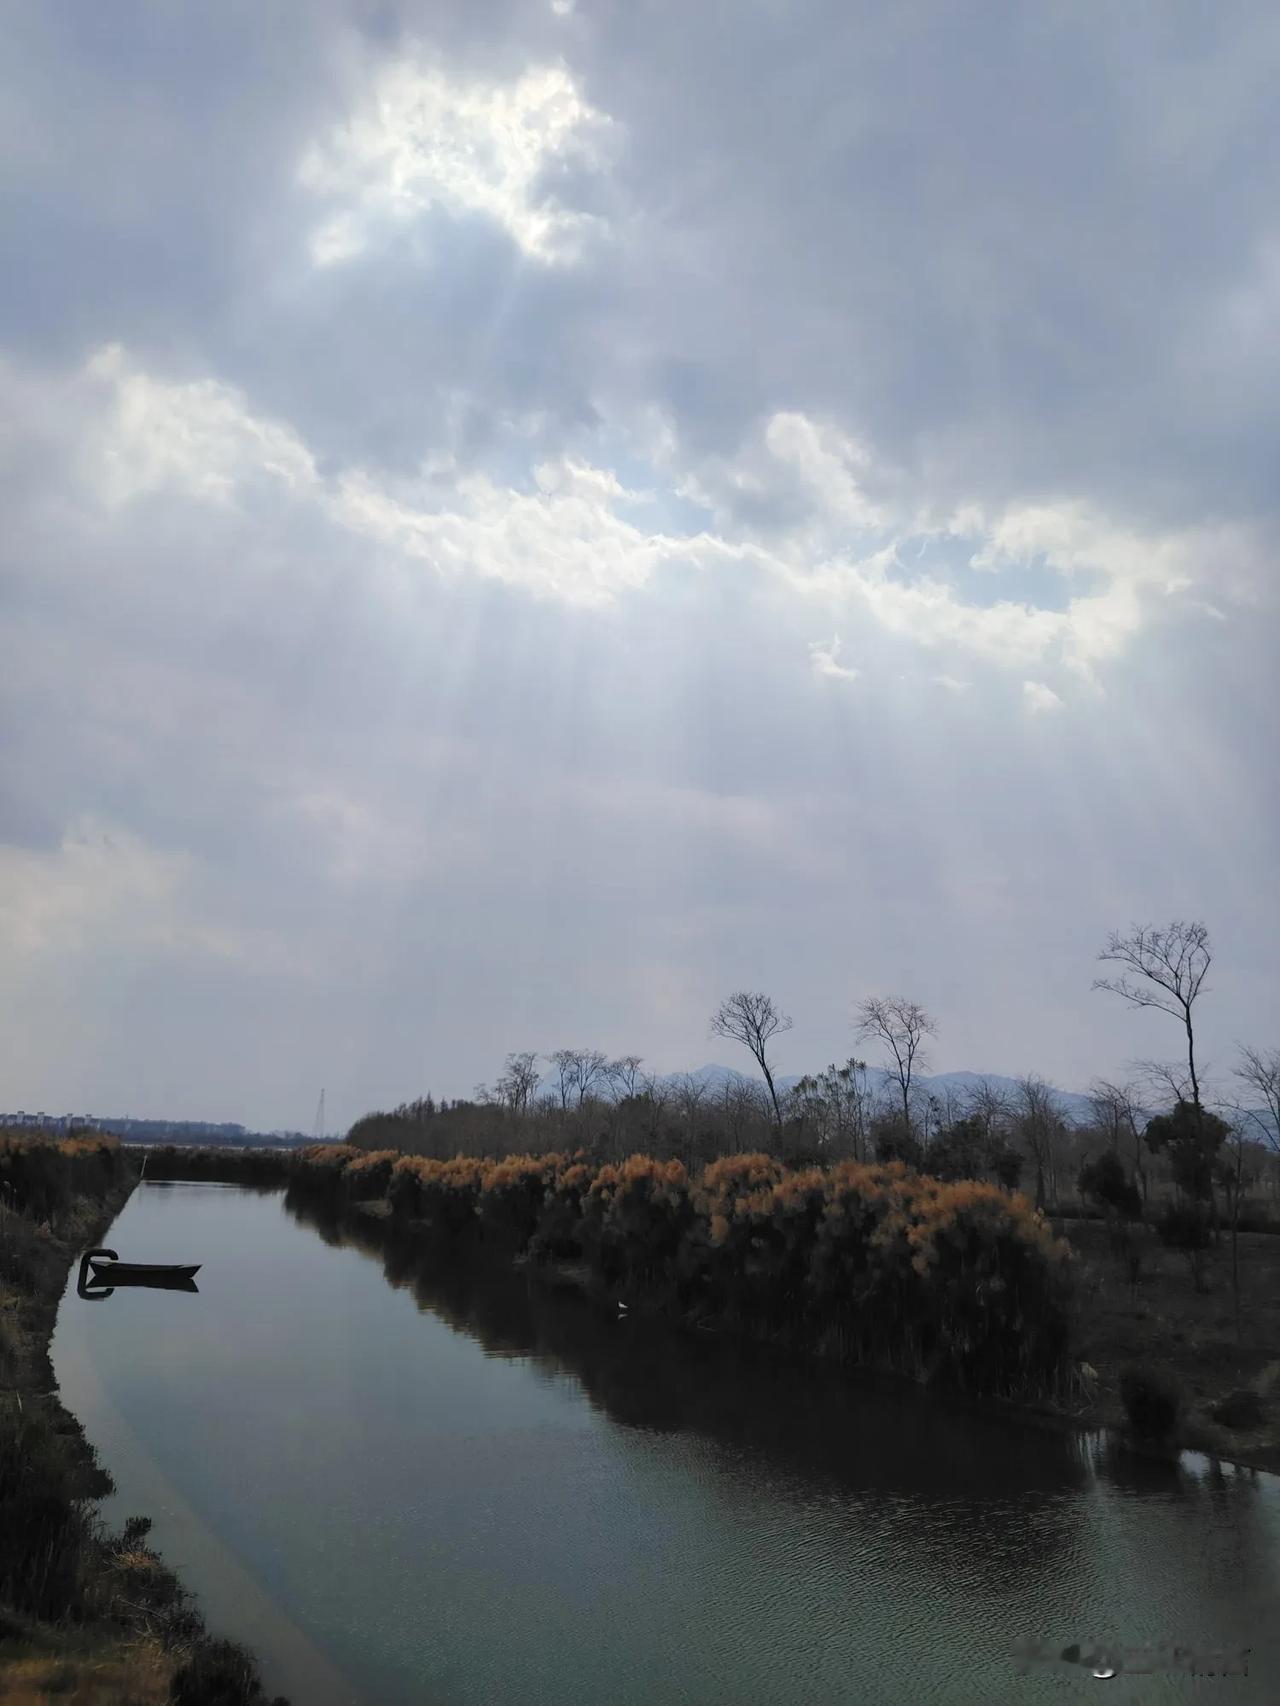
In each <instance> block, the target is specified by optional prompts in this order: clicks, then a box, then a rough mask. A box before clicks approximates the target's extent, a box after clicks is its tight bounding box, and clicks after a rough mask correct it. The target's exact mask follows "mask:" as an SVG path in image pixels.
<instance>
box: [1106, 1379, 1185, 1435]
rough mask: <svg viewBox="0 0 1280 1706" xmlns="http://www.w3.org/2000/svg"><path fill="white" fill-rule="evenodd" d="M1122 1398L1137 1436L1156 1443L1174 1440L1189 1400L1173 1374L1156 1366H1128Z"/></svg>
mask: <svg viewBox="0 0 1280 1706" xmlns="http://www.w3.org/2000/svg"><path fill="white" fill-rule="evenodd" d="M1120 1401H1121V1403H1122V1404H1123V1405H1124V1413H1125V1415H1126V1417H1127V1418H1128V1421H1129V1426H1130V1427H1131V1428H1132V1430H1133V1433H1134V1435H1135V1437H1136V1438H1138V1439H1141V1440H1148V1441H1151V1442H1153V1443H1165V1442H1172V1441H1173V1440H1174V1438H1175V1435H1176V1433H1177V1429H1178V1425H1179V1423H1180V1422H1181V1420H1182V1414H1183V1409H1184V1405H1185V1400H1184V1398H1183V1393H1182V1389H1181V1387H1180V1386H1179V1385H1178V1382H1177V1381H1176V1380H1175V1379H1174V1378H1173V1377H1172V1376H1171V1375H1168V1374H1166V1373H1163V1372H1162V1371H1161V1370H1159V1369H1153V1368H1126V1369H1124V1370H1123V1371H1122V1372H1121V1375H1120Z"/></svg>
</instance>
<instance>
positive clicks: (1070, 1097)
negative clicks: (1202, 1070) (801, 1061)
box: [660, 1062, 1093, 1125]
mask: <svg viewBox="0 0 1280 1706" xmlns="http://www.w3.org/2000/svg"><path fill="white" fill-rule="evenodd" d="M684 1076H685V1074H684V1073H680V1072H672V1073H667V1074H666V1075H665V1076H664V1077H663V1078H662V1079H661V1080H660V1082H661V1083H664V1084H676V1083H678V1082H679V1081H680V1080H681V1079H682V1078H683V1077H684ZM688 1076H689V1077H690V1078H696V1079H698V1080H700V1081H701V1082H702V1083H704V1084H706V1085H707V1086H708V1087H711V1088H715V1089H720V1088H721V1087H722V1086H723V1085H724V1084H726V1083H731V1082H734V1081H738V1082H741V1081H743V1080H745V1081H746V1082H748V1083H756V1084H759V1083H761V1082H762V1080H761V1079H760V1078H758V1077H753V1076H752V1075H751V1074H750V1073H746V1072H739V1071H738V1070H737V1069H736V1068H735V1067H732V1066H720V1065H717V1064H716V1063H714V1062H711V1063H709V1064H708V1065H706V1066H700V1067H698V1069H697V1071H696V1072H691V1073H689V1074H688ZM800 1078H801V1074H799V1073H788V1074H784V1075H783V1076H782V1077H779V1078H775V1079H774V1083H775V1084H776V1085H777V1086H778V1093H779V1095H781V1093H782V1091H783V1090H791V1089H794V1088H795V1086H796V1085H797V1084H798V1083H799V1082H800ZM867 1082H868V1084H869V1085H870V1086H871V1088H872V1089H873V1090H878V1091H880V1092H881V1094H883V1095H884V1096H886V1097H897V1096H898V1095H899V1090H898V1081H897V1079H896V1078H894V1077H893V1076H892V1074H890V1073H889V1072H888V1071H886V1070H885V1069H884V1068H882V1067H875V1066H873V1067H870V1068H869V1069H868V1072H867ZM982 1083H987V1084H990V1085H991V1086H992V1087H993V1088H994V1089H997V1090H1001V1091H1003V1092H1004V1094H1005V1095H1006V1096H1012V1095H1013V1094H1014V1092H1015V1091H1016V1090H1017V1088H1018V1080H1017V1079H1016V1078H1009V1077H1006V1076H1005V1075H1004V1074H1003V1073H999V1072H937V1073H933V1074H917V1075H916V1077H915V1078H914V1079H913V1081H912V1093H913V1094H914V1093H916V1092H917V1091H918V1092H919V1093H920V1094H922V1095H926V1096H936V1097H937V1098H938V1099H939V1101H945V1099H946V1097H947V1094H948V1093H950V1094H951V1095H952V1096H954V1097H956V1098H957V1099H959V1100H960V1101H965V1100H967V1098H968V1097H969V1096H970V1095H971V1094H972V1093H973V1091H974V1090H975V1089H976V1088H977V1086H978V1085H979V1084H982ZM1053 1094H1054V1100H1055V1101H1056V1102H1057V1104H1058V1107H1059V1108H1060V1110H1061V1112H1062V1114H1063V1117H1064V1118H1065V1119H1068V1120H1070V1121H1071V1123H1072V1124H1073V1125H1080V1124H1082V1123H1083V1122H1084V1121H1085V1120H1088V1119H1091V1118H1092V1116H1093V1107H1092V1104H1091V1103H1090V1101H1089V1098H1088V1096H1086V1095H1084V1094H1083V1093H1082V1092H1081V1091H1077V1090H1058V1089H1055V1090H1054V1092H1053Z"/></svg>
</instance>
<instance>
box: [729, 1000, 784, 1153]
mask: <svg viewBox="0 0 1280 1706" xmlns="http://www.w3.org/2000/svg"><path fill="white" fill-rule="evenodd" d="M790 1029H791V1020H790V1019H789V1018H788V1017H787V1016H786V1014H785V1013H780V1012H779V1011H778V1009H777V1008H776V1007H775V1006H774V1004H773V999H772V997H771V996H768V995H764V994H761V993H759V992H758V991H757V992H755V993H752V992H750V991H748V990H743V989H740V990H738V991H737V992H736V994H733V995H731V996H729V998H728V1000H727V1001H722V1002H721V1003H720V1006H719V1007H718V1008H717V1009H716V1011H715V1012H714V1013H713V1014H712V1016H711V1033H712V1035H713V1036H717V1037H727V1038H728V1039H729V1041H730V1042H735V1043H741V1044H742V1046H743V1047H744V1048H746V1049H749V1050H750V1051H751V1053H752V1054H753V1055H754V1056H755V1060H756V1064H757V1065H758V1066H759V1068H760V1070H761V1072H763V1074H764V1081H765V1083H766V1084H767V1085H768V1086H769V1099H770V1101H771V1102H772V1103H773V1123H774V1125H775V1126H776V1127H777V1128H778V1130H779V1131H781V1130H782V1109H781V1108H780V1107H779V1105H778V1092H777V1090H776V1089H775V1088H774V1083H773V1070H772V1068H771V1067H770V1065H769V1055H768V1048H769V1044H770V1043H771V1042H772V1041H773V1039H774V1037H777V1036H781V1034H782V1033H783V1032H784V1031H789V1030H790Z"/></svg>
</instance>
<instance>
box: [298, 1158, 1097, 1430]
mask: <svg viewBox="0 0 1280 1706" xmlns="http://www.w3.org/2000/svg"><path fill="white" fill-rule="evenodd" d="M289 1189H290V1192H291V1193H292V1194H293V1195H294V1196H295V1197H296V1198H297V1199H299V1200H302V1199H310V1200H312V1201H315V1200H324V1201H326V1202H328V1203H331V1204H334V1205H338V1204H343V1203H350V1204H356V1203H364V1204H368V1203H370V1202H374V1201H377V1202H383V1203H385V1205H386V1212H387V1213H388V1214H389V1216H390V1217H391V1218H392V1219H393V1220H394V1221H396V1222H397V1223H399V1224H401V1225H404V1226H413V1227H416V1228H418V1229H419V1230H420V1231H421V1233H422V1235H423V1236H424V1237H429V1238H432V1239H434V1240H437V1241H439V1242H441V1243H442V1244H445V1245H457V1246H461V1245H473V1244H474V1245H479V1244H483V1245H488V1246H492V1247H493V1248H495V1249H497V1250H501V1251H503V1252H505V1253H508V1254H513V1255H516V1256H519V1257H524V1258H526V1259H528V1260H529V1261H531V1262H534V1263H539V1262H541V1263H550V1262H570V1261H572V1262H580V1263H583V1264H585V1265H586V1266H587V1268H588V1270H589V1271H590V1272H591V1273H592V1274H593V1275H594V1276H595V1279H596V1281H597V1283H598V1285H600V1286H602V1287H607V1288H610V1289H612V1290H613V1291H614V1292H616V1294H617V1295H618V1297H619V1298H626V1299H629V1300H632V1301H636V1302H641V1301H643V1302H644V1303H645V1304H646V1305H647V1306H649V1307H651V1308H653V1309H654V1310H655V1311H659V1312H662V1313H665V1314H667V1315H670V1316H672V1317H674V1318H676V1319H679V1320H682V1321H684V1322H687V1323H691V1324H699V1325H716V1326H720V1327H722V1328H724V1329H725V1330H728V1331H732V1332H735V1333H739V1334H742V1335H745V1336H750V1337H756V1338H762V1339H767V1340H769V1341H771V1342H774V1343H777V1344H779V1345H785V1346H788V1347H791V1348H795V1349H797V1350H805V1351H812V1352H817V1353H819V1354H823V1355H826V1356H833V1357H836V1358H839V1359H841V1360H843V1361H846V1362H848V1363H851V1364H862V1365H867V1366H874V1367H878V1368H883V1369H889V1370H894V1371H897V1372H900V1373H904V1374H908V1375H910V1376H911V1377H913V1378H915V1379H919V1380H923V1381H926V1382H931V1383H932V1382H937V1383H940V1384H945V1385H947V1386H950V1387H953V1388H958V1389H961V1390H965V1391H968V1392H972V1393H974V1394H975V1395H984V1396H1001V1397H1009V1398H1019V1399H1023V1400H1025V1399H1028V1398H1044V1397H1053V1396H1057V1395H1059V1394H1060V1392H1061V1391H1062V1390H1063V1389H1064V1384H1065V1383H1066V1382H1068V1381H1069V1380H1070V1379H1071V1369H1070V1363H1069V1359H1068V1331H1067V1322H1068V1309H1069V1300H1070V1287H1071V1253H1070V1250H1069V1247H1068V1246H1067V1244H1066V1243H1065V1241H1063V1240H1061V1239H1058V1238H1055V1237H1054V1235H1053V1233H1052V1231H1051V1229H1050V1227H1049V1225H1048V1223H1047V1221H1046V1220H1045V1218H1044V1216H1043V1215H1042V1214H1040V1213H1038V1212H1037V1211H1036V1210H1034V1209H1033V1208H1032V1206H1031V1204H1030V1203H1029V1202H1028V1200H1027V1199H1026V1197H1024V1196H1022V1195H1021V1194H1020V1193H1018V1192H1015V1191H1010V1190H1006V1189H1004V1188H1003V1187H1001V1186H999V1185H995V1184H989V1183H983V1182H978V1181H973V1180H961V1181H958V1182H944V1181H941V1180H938V1179H934V1178H930V1177H928V1176H926V1175H923V1174H919V1173H916V1172H913V1171H911V1170H910V1169H908V1168H907V1167H905V1166H904V1165H903V1164H902V1163H900V1162H888V1163H875V1164H871V1163H858V1162H852V1161H850V1162H841V1163H839V1164H837V1165H835V1166H832V1167H828V1168H822V1167H803V1168H795V1167H788V1166H786V1165H785V1164H784V1163H783V1162H781V1161H779V1160H778V1159H777V1158H775V1157H771V1156H768V1155H763V1154H761V1155H741V1156H730V1157H726V1158H724V1159H721V1160H719V1161H715V1162H712V1163H711V1164H709V1165H708V1166H706V1167H704V1168H702V1169H701V1170H700V1171H699V1172H697V1173H696V1174H693V1175H692V1176H691V1175H690V1174H689V1173H688V1171H687V1170H686V1169H685V1167H684V1166H683V1164H682V1163H681V1162H679V1161H664V1160H656V1159H654V1158H653V1157H651V1156H646V1155H633V1156H631V1157H629V1158H628V1159H627V1160H625V1161H622V1162H618V1163H611V1164H608V1165H596V1164H594V1163H593V1162H591V1161H589V1160H588V1159H587V1158H586V1157H585V1156H584V1155H582V1154H576V1155H563V1154H551V1155H536V1156H535V1155H514V1156H504V1157H502V1158H501V1159H498V1160H489V1161H486V1160H482V1159H478V1158H476V1157H472V1156H462V1155H459V1156H455V1157H454V1158H453V1159H452V1160H437V1159H433V1158H430V1157H426V1156H420V1155H397V1154H396V1152H395V1151H392V1150H382V1151H374V1152H368V1151H363V1150H360V1149H356V1148H353V1147H351V1146H349V1145H345V1144H327V1145H317V1146H314V1147H312V1148H310V1149H306V1150H302V1151H300V1152H299V1153H298V1154H296V1155H295V1156H294V1157H293V1158H292V1160H291V1163H290V1184H289Z"/></svg>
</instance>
